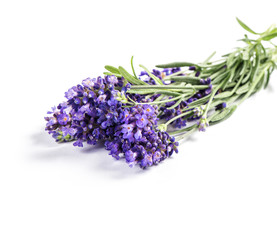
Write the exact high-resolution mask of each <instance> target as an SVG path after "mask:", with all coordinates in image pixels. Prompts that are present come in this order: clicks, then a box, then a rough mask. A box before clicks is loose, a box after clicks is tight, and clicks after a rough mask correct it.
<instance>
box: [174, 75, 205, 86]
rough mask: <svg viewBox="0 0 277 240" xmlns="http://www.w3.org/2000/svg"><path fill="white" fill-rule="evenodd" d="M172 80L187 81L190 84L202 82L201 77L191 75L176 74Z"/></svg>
mask: <svg viewBox="0 0 277 240" xmlns="http://www.w3.org/2000/svg"><path fill="white" fill-rule="evenodd" d="M170 80H172V81H175V82H186V83H190V84H200V78H199V77H189V76H175V77H171V78H170Z"/></svg>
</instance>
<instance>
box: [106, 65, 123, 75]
mask: <svg viewBox="0 0 277 240" xmlns="http://www.w3.org/2000/svg"><path fill="white" fill-rule="evenodd" d="M105 69H107V70H108V71H110V72H111V73H116V74H119V75H120V72H119V70H118V69H117V68H116V67H113V66H110V65H106V66H105Z"/></svg>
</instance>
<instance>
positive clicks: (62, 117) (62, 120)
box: [58, 113, 69, 125]
mask: <svg viewBox="0 0 277 240" xmlns="http://www.w3.org/2000/svg"><path fill="white" fill-rule="evenodd" d="M68 121H69V116H68V115H67V114H66V113H62V114H60V115H59V116H58V122H59V124H61V125H66V124H67V122H68Z"/></svg>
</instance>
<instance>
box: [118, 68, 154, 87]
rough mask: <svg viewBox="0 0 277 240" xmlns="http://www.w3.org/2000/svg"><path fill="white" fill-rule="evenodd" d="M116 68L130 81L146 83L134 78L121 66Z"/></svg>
mask: <svg viewBox="0 0 277 240" xmlns="http://www.w3.org/2000/svg"><path fill="white" fill-rule="evenodd" d="M118 70H119V72H120V74H121V75H122V76H123V77H124V78H125V79H126V80H127V81H128V82H130V83H132V84H134V85H148V84H147V83H146V82H143V81H141V80H140V79H137V78H135V77H134V76H132V75H131V74H130V73H128V72H127V71H126V70H125V69H124V68H123V67H121V66H119V67H118Z"/></svg>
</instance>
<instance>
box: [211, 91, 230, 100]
mask: <svg viewBox="0 0 277 240" xmlns="http://www.w3.org/2000/svg"><path fill="white" fill-rule="evenodd" d="M232 95H233V93H232V92H231V91H225V92H221V93H219V94H217V95H215V96H214V99H220V98H227V97H231V96H232Z"/></svg>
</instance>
